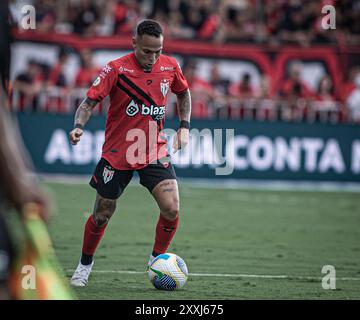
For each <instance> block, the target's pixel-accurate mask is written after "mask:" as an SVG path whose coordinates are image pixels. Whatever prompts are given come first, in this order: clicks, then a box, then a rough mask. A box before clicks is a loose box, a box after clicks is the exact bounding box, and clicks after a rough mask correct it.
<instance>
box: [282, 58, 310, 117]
mask: <svg viewBox="0 0 360 320" xmlns="http://www.w3.org/2000/svg"><path fill="white" fill-rule="evenodd" d="M301 71H302V63H301V62H300V61H293V62H292V63H291V64H290V66H289V76H288V78H287V79H286V80H285V81H284V84H283V87H282V89H281V95H282V96H283V98H284V100H283V103H282V104H281V114H282V118H283V119H284V120H290V121H292V120H301V119H302V117H303V115H304V112H305V110H306V108H307V105H308V99H310V98H313V96H314V94H313V92H312V90H311V89H310V88H309V87H308V85H307V84H306V83H305V82H304V81H303V80H302V79H301Z"/></svg>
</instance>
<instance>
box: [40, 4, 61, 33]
mask: <svg viewBox="0 0 360 320" xmlns="http://www.w3.org/2000/svg"><path fill="white" fill-rule="evenodd" d="M56 19H57V13H56V1H55V0H38V4H37V6H36V30H37V31H39V32H53V31H54V27H55V23H56Z"/></svg>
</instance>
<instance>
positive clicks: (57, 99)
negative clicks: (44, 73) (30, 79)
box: [44, 47, 69, 113]
mask: <svg viewBox="0 0 360 320" xmlns="http://www.w3.org/2000/svg"><path fill="white" fill-rule="evenodd" d="M68 57H69V50H68V49H66V48H64V47H61V48H60V50H59V54H58V62H57V63H56V64H55V66H54V67H53V68H52V69H51V70H50V72H49V77H48V79H47V82H46V93H47V95H48V99H47V102H46V104H45V106H44V108H45V110H46V111H56V112H61V113H63V112H65V111H66V109H67V106H66V101H65V99H64V97H66V96H67V94H68V83H67V80H66V77H65V69H64V68H65V64H66V62H67V60H68Z"/></svg>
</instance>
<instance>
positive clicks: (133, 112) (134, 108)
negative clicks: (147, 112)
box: [126, 100, 139, 117]
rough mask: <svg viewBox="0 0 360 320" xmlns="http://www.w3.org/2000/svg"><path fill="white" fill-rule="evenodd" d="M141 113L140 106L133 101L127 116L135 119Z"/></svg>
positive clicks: (128, 108)
mask: <svg viewBox="0 0 360 320" xmlns="http://www.w3.org/2000/svg"><path fill="white" fill-rule="evenodd" d="M138 112H139V106H138V105H137V104H136V103H135V102H134V100H131V102H130V103H129V104H128V106H127V107H126V114H127V115H128V116H129V117H133V116H134V115H136V114H137V113H138Z"/></svg>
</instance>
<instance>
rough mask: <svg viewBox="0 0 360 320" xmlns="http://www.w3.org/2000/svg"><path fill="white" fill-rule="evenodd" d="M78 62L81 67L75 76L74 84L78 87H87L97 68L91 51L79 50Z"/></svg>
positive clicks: (96, 72) (93, 78) (95, 74)
mask: <svg viewBox="0 0 360 320" xmlns="http://www.w3.org/2000/svg"><path fill="white" fill-rule="evenodd" d="M80 62H81V67H80V69H79V71H78V72H77V74H76V77H75V86H76V87H78V88H88V87H89V86H90V85H91V84H92V83H93V81H94V80H95V78H96V76H97V74H98V72H99V69H98V68H95V66H94V64H93V61H92V54H91V51H90V50H88V49H84V50H82V51H81V52H80Z"/></svg>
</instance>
